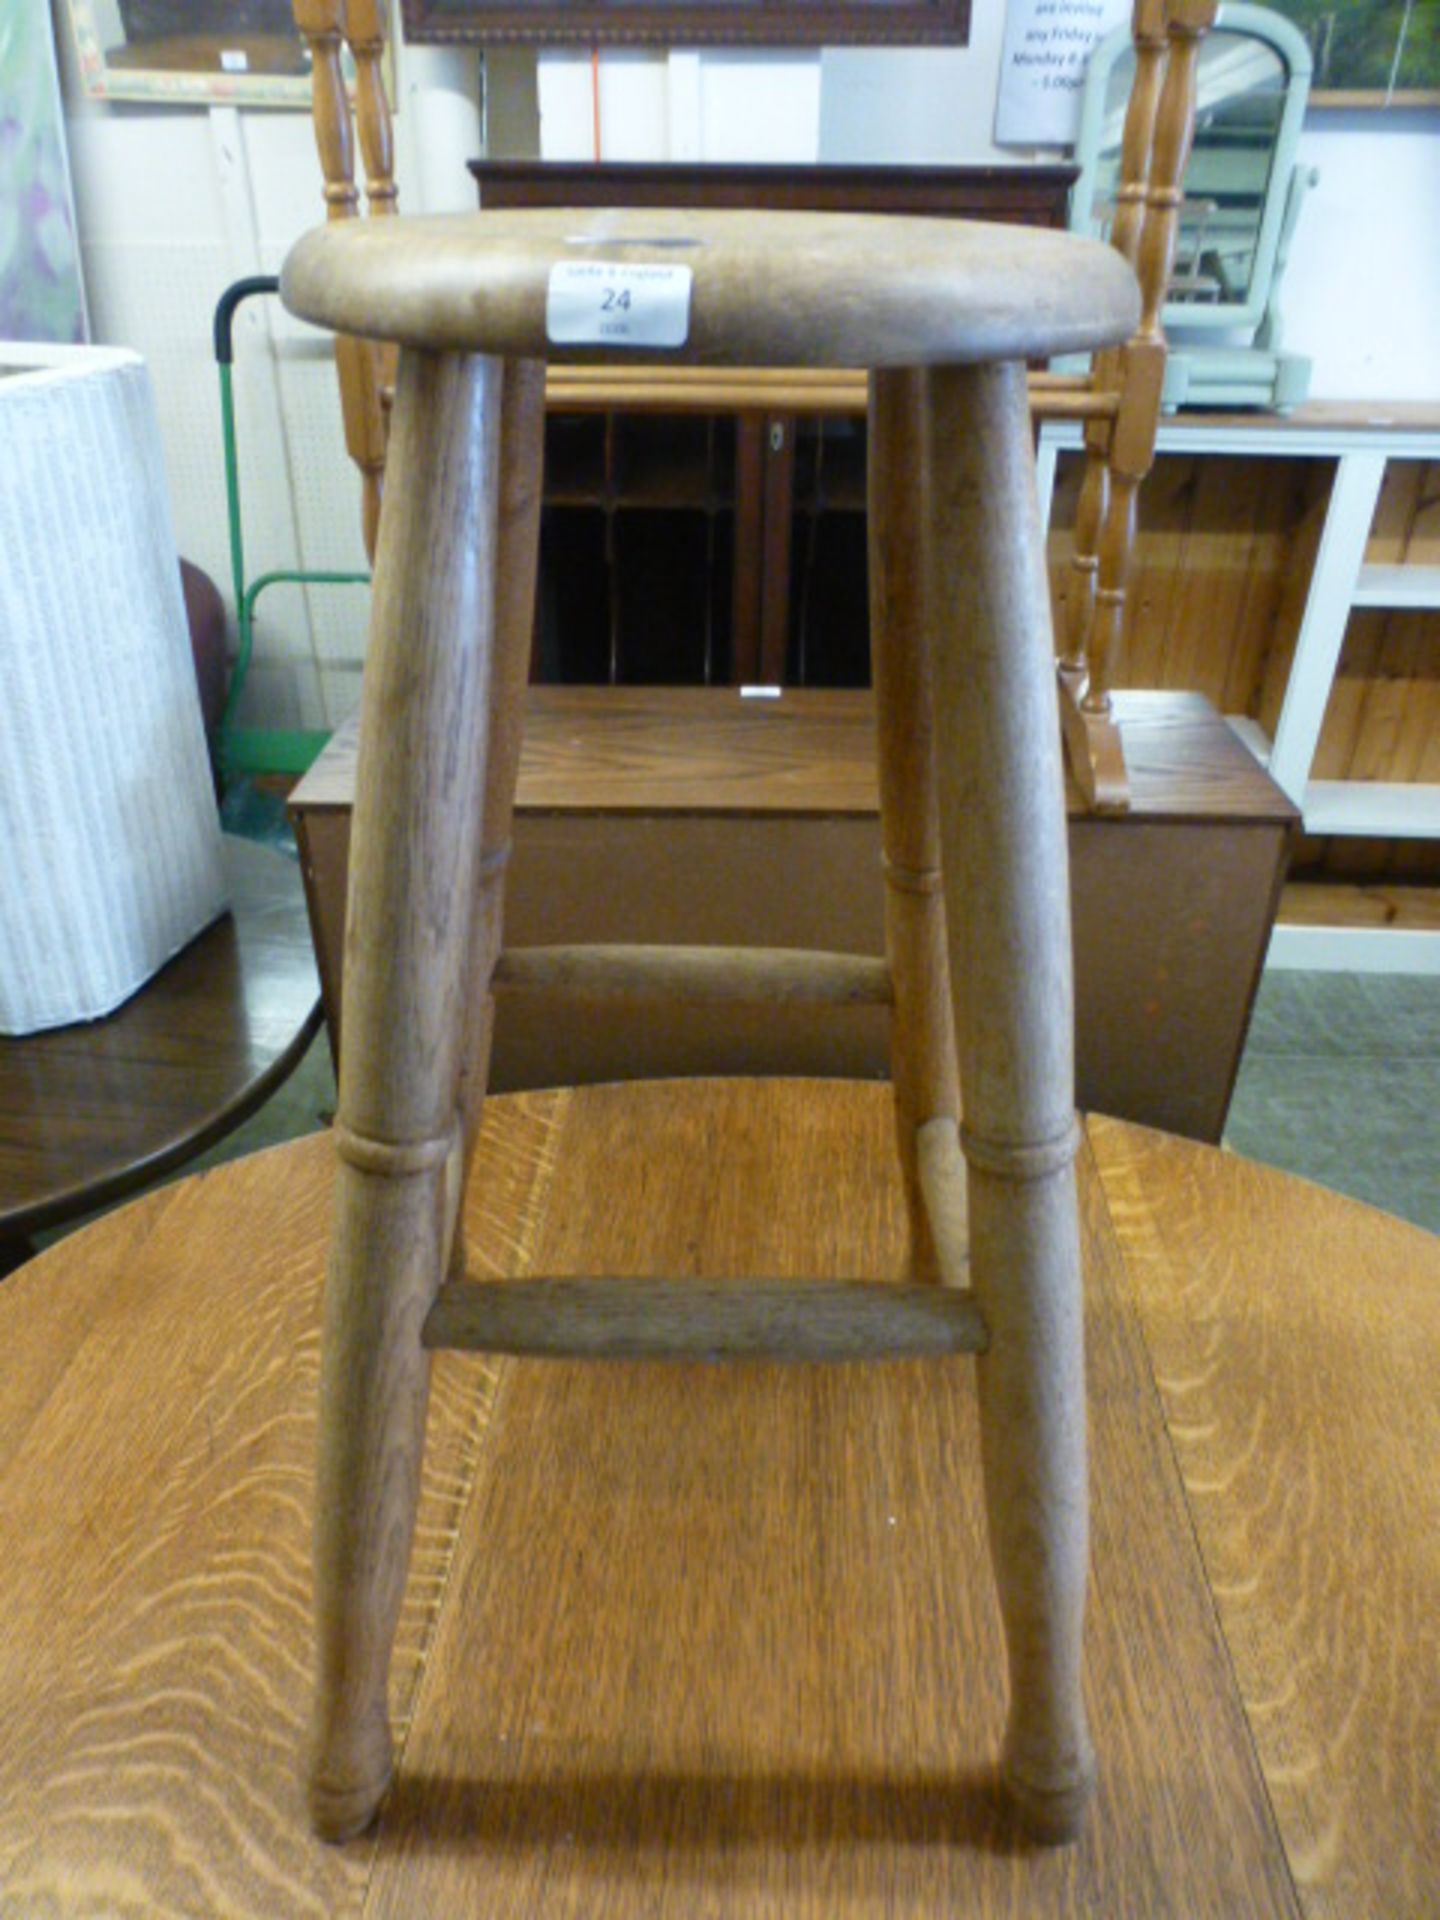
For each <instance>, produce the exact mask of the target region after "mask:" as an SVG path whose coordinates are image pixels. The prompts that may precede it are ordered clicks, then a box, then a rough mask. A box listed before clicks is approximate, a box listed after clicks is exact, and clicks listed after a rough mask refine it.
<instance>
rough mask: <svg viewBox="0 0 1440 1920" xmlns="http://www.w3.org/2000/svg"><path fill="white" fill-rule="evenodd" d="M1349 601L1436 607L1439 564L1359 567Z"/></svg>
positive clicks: (1399, 608) (1401, 607) (1368, 604)
mask: <svg viewBox="0 0 1440 1920" xmlns="http://www.w3.org/2000/svg"><path fill="white" fill-rule="evenodd" d="M1351 604H1352V605H1353V606H1357V607H1385V608H1388V609H1390V610H1392V611H1397V612H1398V611H1403V610H1404V609H1406V608H1431V607H1440V567H1422V566H1394V567H1362V568H1361V569H1360V578H1359V580H1358V581H1357V582H1356V586H1355V592H1354V594H1353V595H1352V596H1351Z"/></svg>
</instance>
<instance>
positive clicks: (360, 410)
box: [291, 0, 397, 559]
mask: <svg viewBox="0 0 1440 1920" xmlns="http://www.w3.org/2000/svg"><path fill="white" fill-rule="evenodd" d="M291 10H292V12H293V13H294V16H295V25H296V27H297V29H298V30H299V32H300V34H301V36H302V37H303V39H304V41H305V44H306V46H307V47H308V48H309V49H310V55H311V62H312V67H311V116H312V119H313V122H314V127H315V146H316V149H317V151H318V153H319V155H320V168H321V172H322V173H323V174H324V177H325V217H326V218H327V220H352V219H354V218H355V217H356V215H357V214H358V213H359V211H360V193H359V189H358V187H357V186H356V183H355V123H354V118H353V117H352V115H351V111H350V95H349V92H348V90H347V88H346V84H345V65H344V49H345V46H346V45H347V43H348V44H349V45H350V46H351V50H352V52H353V55H354V58H355V76H356V80H355V84H356V95H357V100H358V104H359V121H360V147H361V153H362V156H363V158H364V161H365V172H366V183H365V184H366V198H367V200H368V203H369V210H370V212H371V213H372V214H387V213H394V211H395V208H396V201H397V193H396V187H395V161H394V138H393V134H392V131H391V121H390V107H389V103H388V101H387V100H386V98H385V80H384V75H383V72H382V67H381V61H382V56H383V53H384V48H385V23H384V17H383V14H382V12H381V9H380V7H379V6H378V5H377V4H376V0H292V9H291ZM335 368H336V373H337V375H338V377H339V381H340V411H341V416H342V418H343V420H344V423H345V445H346V449H347V451H348V452H349V455H350V458H351V459H352V460H353V461H354V462H355V464H356V466H357V467H359V469H360V475H361V482H362V487H363V494H362V502H361V513H362V518H363V530H364V535H365V551H366V552H367V553H368V554H369V555H370V556H371V558H372V559H373V558H374V555H375V547H376V540H377V537H378V533H379V526H380V499H381V494H382V491H383V483H384V475H385V449H386V440H387V438H388V433H389V420H388V414H389V396H390V392H391V389H392V387H393V385H394V380H395V349H394V348H393V347H391V346H387V345H385V344H384V343H382V342H380V341H378V340H362V339H357V338H356V337H355V336H354V335H353V334H337V336H336V339H335Z"/></svg>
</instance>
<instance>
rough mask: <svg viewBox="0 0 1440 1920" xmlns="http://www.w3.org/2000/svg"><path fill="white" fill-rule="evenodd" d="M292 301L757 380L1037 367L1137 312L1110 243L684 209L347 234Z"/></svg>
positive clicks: (318, 261) (307, 273) (543, 354)
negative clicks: (772, 371)
mask: <svg viewBox="0 0 1440 1920" xmlns="http://www.w3.org/2000/svg"><path fill="white" fill-rule="evenodd" d="M596 269H598V270H599V271H598V272H597V271H596ZM606 269H609V270H610V272H609V274H608V275H607V273H606V271H605V270H606ZM687 269H688V273H689V278H688V280H687V278H686V273H685V271H684V270H687ZM617 270H618V271H617ZM657 270H658V271H657ZM281 293H282V297H283V298H284V301H285V304H286V305H287V306H288V307H289V308H290V310H291V311H292V312H293V313H297V314H299V315H301V316H302V317H303V318H304V319H307V320H313V321H316V322H317V323H319V324H320V325H322V326H327V327H333V328H334V329H335V330H336V331H338V332H341V333H350V334H364V335H369V336H371V337H373V338H376V339H381V340H394V341H398V342H400V343H401V344H402V345H405V346H412V347H422V348H432V349H434V348H442V349H443V348H453V349H458V350H461V351H469V352H480V353H492V354H502V355H507V356H512V357H518V358H524V359H532V358H534V359H548V360H561V361H563V360H584V361H586V362H592V361H597V360H599V361H607V360H618V359H625V358H631V359H633V358H635V357H636V355H637V354H639V355H640V357H643V358H647V359H662V360H674V361H680V362H687V363H695V364H699V365H710V366H751V367H787V366H808V367H823V366H839V367H866V368H869V367H903V366H929V365H934V364H945V363H966V362H979V361H991V360H1019V359H1043V358H1046V357H1048V356H1049V355H1051V354H1056V353H1071V352H1077V351H1084V350H1086V349H1089V348H1093V347H1102V346H1109V345H1113V344H1115V343H1117V342H1119V341H1121V340H1123V339H1125V338H1126V337H1128V335H1129V334H1130V333H1132V332H1133V330H1134V328H1135V324H1136V321H1137V320H1138V318H1139V312H1140V305H1139V293H1138V289H1137V287H1136V283H1135V278H1134V275H1133V274H1132V273H1131V271H1130V269H1129V267H1128V266H1127V265H1126V264H1125V262H1124V261H1123V260H1122V259H1121V258H1120V256H1119V255H1118V254H1117V253H1116V251H1115V249H1114V248H1113V247H1109V246H1106V245H1104V244H1103V243H1101V242H1099V241H1094V240H1086V239H1082V238H1080V237H1078V236H1077V235H1074V234H1068V233H1051V232H1045V231H1039V230H1034V229H1030V228H1023V227H1005V226H994V225H988V224H984V223H981V222H975V221H965V220H934V219H905V218H898V217H896V218H892V217H890V216H888V215H876V214H868V215H867V214H815V213H756V212H750V211H744V212H733V211H731V212H704V213H696V212H677V211H672V210H670V209H627V210H623V211H621V210H600V211H583V212H582V211H575V210H566V209H558V210H556V209H548V208H547V209H544V210H537V211H530V210H525V211H518V212H516V211H508V210H507V211H503V212H502V211H497V212H494V213H478V214H461V215H449V216H444V217H438V218H426V219H398V220H347V221H338V222H336V223H334V224H333V225H330V226H326V227H322V228H319V229H317V230H316V231H314V232H312V233H309V234H306V235H305V237H304V238H303V239H302V240H301V241H300V242H299V243H298V244H297V245H296V246H295V248H294V249H293V250H292V252H291V254H290V256H289V258H288V259H287V261H286V262H285V268H284V272H283V274H282V276H281ZM607 296H608V299H609V301H610V303H611V309H610V311H609V312H607V309H606V307H605V305H604V302H605V300H606V298H607ZM587 302H589V303H590V304H589V305H588V306H587ZM587 325H588V329H589V330H588V332H587V331H586V328H587Z"/></svg>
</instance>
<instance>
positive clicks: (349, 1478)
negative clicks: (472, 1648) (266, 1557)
mask: <svg viewBox="0 0 1440 1920" xmlns="http://www.w3.org/2000/svg"><path fill="white" fill-rule="evenodd" d="M501 386H502V366H501V363H500V362H499V361H498V360H493V359H482V358H480V357H471V356H465V355H460V354H421V353H410V354H407V355H406V356H405V357H404V359H403V360H402V364H401V369H400V381H399V391H398V399H397V406H396V419H395V433H394V444H393V446H392V449H391V459H392V461H393V462H394V469H393V475H392V478H393V479H394V481H395V482H396V483H397V484H395V485H394V486H393V487H392V490H391V497H390V503H389V505H388V507H387V509H386V513H385V516H384V522H383V526H382V529H381V540H380V551H379V555H378V559H377V569H376V585H375V602H374V612H373V616H372V622H371V637H370V648H369V654H368V658H367V662H366V669H365V691H364V706H363V716H362V720H361V735H360V755H359V765H358V770H357V780H356V795H355V810H354V825H353V837H352V841H351V857H350V893H349V903H348V911H347V924H346V960H345V1020H344V1028H343V1039H342V1054H341V1063H340V1101H339V1114H338V1116H337V1119H336V1125H335V1142H336V1150H337V1154H338V1166H337V1181H336V1203H335V1222H336V1225H335V1237H334V1241H333V1244H332V1248H331V1256H330V1266H329V1273H328V1278H327V1283H326V1295H325V1322H324V1347H323V1355H324V1357H323V1361H322V1369H321V1383H320V1399H321V1411H320V1446H319V1458H318V1463H317V1489H316V1522H315V1587H316V1597H315V1606H316V1652H317V1686H316V1705H315V1720H314V1731H313V1743H314V1745H313V1758H312V1771H311V1778H310V1808H311V1815H312V1818H313V1820H314V1822H315V1826H316V1829H317V1831H319V1832H320V1833H321V1834H322V1835H324V1836H325V1837H326V1838H329V1839H341V1838H343V1837H345V1836H346V1835H348V1834H352V1833H356V1832H358V1831H359V1830H360V1829H361V1828H362V1827H364V1826H365V1825H366V1824H367V1823H368V1822H369V1820H370V1819H371V1817H372V1816H373V1814H374V1812H375V1809H376V1807H377V1806H378V1804H379V1801H380V1799H381V1796H382V1795H383V1793H384V1791H385V1788H386V1786H387V1784H388V1782H389V1778H390V1767H391V1750H390V1732H389V1724H388V1719H387V1712H386V1707H387V1701H386V1675H387V1671H388V1667H389V1660H390V1650H391V1643H392V1641H393V1638H394V1633H395V1624H396V1620H397V1617H398V1614H399V1608H400V1600H401V1595H402V1592H403V1589H404V1583H405V1572H406V1567H407V1564H408V1559H409V1550H410V1538H411V1533H412V1531H413V1526H414V1518H415V1501H416V1493H417V1488H418V1481H419V1472H420V1459H421V1450H422V1445H423V1439H424V1427H425V1404H426V1393H427V1388H428V1379H429V1367H428V1357H427V1355H426V1352H425V1349H424V1348H423V1346H422V1344H421V1328H422V1325H423V1322H424V1320H425V1316H426V1313H427V1312H428V1311H429V1308H430V1305H431V1302H432V1300H433V1298H434V1295H435V1292H436V1290H437V1288H438V1286H439V1284H440V1281H441V1278H442V1271H441V1262H442V1240H443V1232H444V1218H443V1215H444V1198H445V1191H446V1185H447V1163H448V1165H449V1175H448V1178H449V1181H450V1182H451V1184H452V1187H453V1184H454V1182H455V1181H456V1178H457V1175H458V1164H459V1159H460V1152H461V1127H460V1122H459V1116H458V1112H457V1101H458V1092H459V1089H458V1076H459V1042H460V1034H461V1031H462V1026H463V1021H462V1001H463V995H464V988H465V975H466V953H467V943H468V938H469V934H470V920H471V905H472V901H473V900H474V897H475V878H476V867H477V864H478V850H479V836H478V834H476V833H475V832H474V830H473V822H474V821H475V820H477V819H478V818H479V815H480V807H481V798H482V794H483V792H484V786H485V753H486V743H487V725H486V718H485V715H486V705H487V701H488V697H489V681H490V661H491V641H492V626H493V619H492V615H493V592H494V579H493V576H494V563H495V548H496V537H495V521H496V486H495V479H494V476H495V472H496V455H497V452H498V428H499V418H500V395H501Z"/></svg>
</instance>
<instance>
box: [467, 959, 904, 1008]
mask: <svg viewBox="0 0 1440 1920" xmlns="http://www.w3.org/2000/svg"><path fill="white" fill-rule="evenodd" d="M491 985H492V987H493V988H494V990H495V992H496V993H570V994H582V995H583V994H592V995H597V996H606V997H608V996H611V995H625V996H629V997H640V998H646V999H665V1000H685V1001H690V1002H691V1003H692V1004H693V1003H702V1004H708V1003H714V1004H720V1005H731V1006H771V1005H774V1004H775V1003H776V1002H777V1001H778V1002H781V1003H784V1004H789V1005H794V1004H796V1003H799V1002H805V1003H808V1004H812V1005H820V1006H889V1005H890V1004H891V1003H892V1001H893V1000H894V997H895V995H894V990H893V988H892V986H891V981H890V968H889V966H888V965H887V963H886V962H885V961H884V960H878V959H873V958H871V957H870V956H869V955H866V954H857V953H804V952H798V951H794V950H792V949H789V948H782V947H643V946H633V947H631V946H575V947H511V948H508V949H507V950H506V951H505V952H504V953H502V954H501V955H500V958H499V960H498V961H497V962H496V965H495V972H494V975H493V977H492V980H491Z"/></svg>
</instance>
